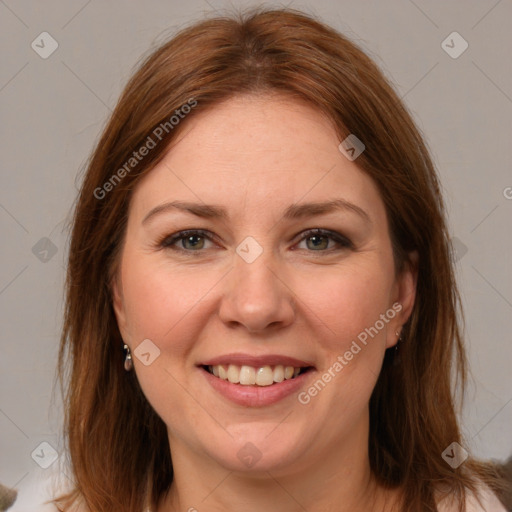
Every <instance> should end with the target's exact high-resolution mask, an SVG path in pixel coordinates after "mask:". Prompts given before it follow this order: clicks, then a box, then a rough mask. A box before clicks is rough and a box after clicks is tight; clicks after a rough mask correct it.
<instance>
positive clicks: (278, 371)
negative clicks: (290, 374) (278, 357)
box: [274, 364, 284, 382]
mask: <svg viewBox="0 0 512 512" xmlns="http://www.w3.org/2000/svg"><path fill="white" fill-rule="evenodd" d="M283 380H284V368H283V365H282V364H278V365H277V366H276V367H275V368H274V382H283Z"/></svg>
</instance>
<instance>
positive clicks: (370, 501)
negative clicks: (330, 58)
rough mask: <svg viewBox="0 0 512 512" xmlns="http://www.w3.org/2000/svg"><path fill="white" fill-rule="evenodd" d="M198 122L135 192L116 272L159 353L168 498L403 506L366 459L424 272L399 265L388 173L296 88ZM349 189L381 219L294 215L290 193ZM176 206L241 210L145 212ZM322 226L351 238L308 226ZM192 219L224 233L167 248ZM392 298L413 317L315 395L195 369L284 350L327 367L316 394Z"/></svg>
mask: <svg viewBox="0 0 512 512" xmlns="http://www.w3.org/2000/svg"><path fill="white" fill-rule="evenodd" d="M186 122H187V125H186V127H185V129H184V131H183V132H182V133H181V136H180V137H179V139H178V141H177V142H176V143H175V144H174V145H173V146H172V147H171V148H170V150H169V151H168V153H167V154H166V156H165V158H164V160H163V161H161V162H160V163H159V164H158V166H157V167H155V168H154V169H153V170H152V171H151V172H150V173H149V174H148V175H147V176H146V177H145V178H144V179H143V180H142V181H141V182H140V183H139V184H138V186H137V188H136V189H135V191H134V195H133V197H132V200H131V204H130V208H129V218H128V226H127V232H126V238H125V242H124V246H123V250H122V253H121V259H120V266H119V271H118V273H117V275H116V278H115V280H114V282H113V283H112V289H113V298H114V309H115V313H116V317H117V321H118V324H119V327H120V330H121V334H122V336H123V339H124V340H125V342H126V343H128V345H129V346H130V347H131V350H132V353H133V351H134V349H135V348H136V347H137V346H138V345H139V343H141V341H142V340H144V339H150V340H151V341H152V342H153V343H154V344H155V345H156V346H157V347H158V348H159V350H160V356H159V357H158V358H156V359H155V360H154V362H152V364H150V365H148V366H145V365H143V364H142V362H141V361H139V359H138V358H137V357H133V360H134V369H135V371H136V374H137V378H138V380H139V382H140V384H141V387H142V389H143V391H144V393H145V395H146V397H147V399H148V400H149V402H150V403H151V405H152V406H153V407H154V409H155V410H156V412H157V413H158V414H159V415H160V417H161V418H162V419H163V421H164V422H165V424H166V425H167V430H168V434H169V442H170V447H171V453H172V459H173V466H174V471H175V479H174V481H173V484H172V486H171V489H170V492H169V493H168V494H167V495H166V496H165V497H163V499H162V500H161V502H160V503H159V504H158V507H157V510H158V511H159V512H163V511H171V510H180V511H186V510H189V509H190V508H191V507H195V508H196V509H197V510H198V511H199V512H201V511H202V510H208V511H226V510H233V511H234V510H246V511H249V512H252V511H254V512H256V511H261V510H268V511H277V510H279V511H282V512H292V511H293V512H295V511H301V510H308V512H316V511H323V512H325V511H334V510H336V511H337V512H344V511H351V512H353V511H359V510H361V511H363V510H365V511H367V510H379V511H380V510H391V508H392V505H393V504H394V503H396V500H397V497H398V495H399V492H398V491H387V490H384V489H382V488H380V487H379V486H378V485H377V484H376V483H375V481H374V479H373V477H372V474H371V471H370V467H369V459H368V449H367V442H368V430H369V414H368V403H369V399H370V396H371V393H372V390H373V388H374V386H375V383H376V379H377V376H378V374H379V371H380V368H381V365H382V361H383V357H384V353H385V350H386V349H387V348H389V347H392V346H393V345H395V343H396V341H397V335H396V332H397V331H400V329H401V327H402V325H403V324H404V323H405V322H406V321H407V319H408V317H409V315H410V313H411V309H412V307H413V302H414V295H415V288H416V272H415V270H414V267H413V266H411V265H408V266H406V268H405V270H404V271H403V272H402V273H401V274H400V275H396V273H395V265H394V259H393V253H392V248H391V241H390V235H389V231H388V225H387V216H386V210H385V207H384V204H383V202H382V199H381V197H380V195H379V192H378V189H377V187H376V185H375V183H374V182H373V180H372V179H371V178H370V177H369V176H368V175H366V174H365V173H364V172H362V171H361V170H360V169H359V168H358V166H357V160H355V161H353V162H351V161H349V160H348V159H347V158H346V157H345V156H344V155H343V154H342V153H341V152H340V151H339V149H338V145H339V143H340V141H339V139H338V137H337V135H336V133H335V131H334V128H333V126H332V125H331V124H330V122H329V121H328V120H327V119H326V118H325V117H324V116H323V115H322V114H321V113H320V112H319V111H318V110H316V109H315V108H313V107H311V106H309V105H307V104H304V103H302V102H299V101H298V100H295V99H289V98H286V97H283V96H279V95H268V94H266V95H264V96H261V95H260V96H238V97H235V98H232V99H229V100H228V101H226V102H224V103H222V104H220V105H216V106H215V107H214V108H213V109H211V110H208V111H205V112H202V113H199V114H198V115H195V116H194V117H191V118H190V119H189V120H187V121H186ZM340 198H342V199H344V200H345V201H348V202H350V203H352V204H354V205H356V206H357V207H359V208H360V209H362V210H364V211H365V212H366V214H367V216H368V220H365V219H364V218H363V217H362V216H361V215H359V214H357V213H355V212H354V211H352V210H351V209H345V210H339V211H333V212H331V213H327V214H322V215H316V216H308V217H304V218H298V219H291V220H285V219H283V212H284V210H285V209H286V208H287V207H289V206H290V205H292V204H296V203H298V204H302V203H305V202H323V201H328V200H332V199H340ZM176 200H179V201H190V202H195V203H206V204H216V205H219V206H223V207H224V208H225V209H226V210H227V215H228V217H227V218H226V219H223V220H220V219H205V218H200V217H197V216H195V215H193V214H191V213H186V212H183V211H179V210H177V209H172V210H169V211H167V212H165V213H160V214H157V215H154V216H152V217H151V218H150V220H148V221H147V222H146V223H144V224H143V223H142V220H143V219H144V217H145V216H146V215H147V214H148V212H149V211H150V210H151V209H152V208H154V207H156V206H158V205H160V204H163V203H166V202H169V201H176ZM312 228H323V229H326V230H330V231H333V232H336V233H339V234H340V235H342V236H345V237H347V238H349V239H350V240H351V242H352V244H351V245H349V246H344V245H341V244H338V243H337V242H336V241H335V240H334V239H331V238H329V237H326V238H324V237H322V236H321V237H320V238H316V239H315V238H313V239H311V235H306V236H305V235H304V231H306V230H308V229H312ZM185 229H203V230H206V231H208V232H210V233H212V236H214V237H216V238H215V239H214V240H213V241H209V240H208V239H205V238H201V237H200V236H199V237H198V238H194V239H193V243H192V244H191V243H187V242H186V240H185V242H184V241H183V240H182V241H177V242H176V243H175V244H174V246H173V247H174V249H173V248H172V247H167V248H162V247H161V246H159V241H160V240H161V239H162V238H165V237H169V235H172V234H174V233H176V232H179V231H181V230H185ZM247 236H252V237H253V238H254V239H255V240H256V241H257V242H258V244H259V245H260V246H261V247H262V249H263V252H262V254H261V255H260V256H259V257H258V258H257V259H256V260H255V261H254V262H252V263H247V262H246V261H245V260H244V259H242V258H241V257H240V256H239V255H238V254H237V253H236V248H237V246H238V245H239V244H240V242H242V241H243V240H244V239H245V238H246V237H247ZM308 237H309V238H308ZM315 241H316V242H317V244H315V243H314V242H315ZM184 243H185V245H183V244H184ZM318 247H319V248H318ZM178 248H181V249H182V251H181V252H180V251H179V250H178ZM411 256H412V257H414V255H411ZM394 303H399V304H401V305H402V309H401V311H400V312H399V313H398V314H396V316H394V318H392V319H390V320H389V322H388V323H386V324H385V326H384V328H382V329H381V330H380V331H379V333H378V335H376V336H374V337H373V338H370V341H369V342H368V344H367V345H366V346H364V347H363V348H362V350H361V351H360V352H359V353H358V354H357V355H355V356H354V358H353V359H352V360H351V361H350V362H349V364H347V365H346V366H344V368H343V370H342V371H340V372H338V373H337V374H336V377H335V378H333V379H332V380H331V382H329V383H328V384H327V385H326V386H325V388H324V389H322V391H321V392H319V393H318V394H317V395H316V396H315V397H312V398H311V401H310V402H309V403H308V404H302V403H300V402H299V401H298V399H297V394H292V395H290V396H288V397H286V398H284V399H283V400H281V401H279V402H278V403H276V404H273V405H270V406H265V407H258V408H251V407H242V406H240V405H236V404H234V403H232V402H231V401H228V400H226V399H225V398H224V397H223V396H222V395H220V394H219V393H218V392H217V391H216V390H214V389H213V388H212V387H211V386H210V385H206V384H205V382H206V381H205V378H204V375H203V374H202V373H201V372H202V370H199V369H198V368H197V367H196V365H197V364H199V363H200V362H201V361H205V360H207V359H209V358H212V357H214V356H218V355H222V354H228V353H232V352H243V353H249V354H252V355H264V354H284V355H288V356H291V357H296V358H298V359H301V360H305V361H310V362H311V363H312V364H313V365H314V367H315V372H313V373H311V374H310V375H309V380H308V384H307V385H305V386H304V390H307V387H308V386H310V385H311V384H313V383H314V382H315V381H316V380H317V379H318V378H319V377H320V376H321V375H322V374H323V373H324V372H326V371H328V369H329V368H330V367H332V365H333V363H334V362H335V361H336V360H337V358H338V356H340V355H343V354H344V353H345V352H346V351H347V350H349V348H350V346H351V343H352V342H353V340H356V339H357V335H358V334H359V333H361V332H362V331H364V330H365V328H368V327H370V326H374V324H375V322H376V321H377V320H378V319H379V318H380V315H381V314H384V313H385V312H386V311H388V310H389V309H390V308H392V306H393V304H394ZM247 442H250V443H252V444H253V445H254V446H255V447H256V448H257V450H258V451H259V453H260V454H261V458H260V460H259V461H258V462H257V463H256V464H255V465H254V466H252V467H251V468H249V467H247V466H246V464H245V463H244V462H243V461H241V460H240V459H239V458H238V456H237V453H238V451H239V450H240V449H242V448H243V447H244V445H245V444H246V443H247Z"/></svg>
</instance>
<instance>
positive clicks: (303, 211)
mask: <svg viewBox="0 0 512 512" xmlns="http://www.w3.org/2000/svg"><path fill="white" fill-rule="evenodd" d="M173 210H180V211H184V212H188V213H191V214H192V215H195V216H197V217H201V218H203V219H221V220H223V219H227V217H228V214H227V211H226V209H225V208H223V207H222V206H217V205H213V204H201V203H191V202H186V201H171V202H168V203H163V204H161V205H158V206H156V207H155V208H153V209H152V210H151V211H150V212H149V213H148V214H147V215H146V216H145V217H144V219H143V220H142V224H146V223H147V222H148V221H149V220H150V219H151V218H152V217H155V216H156V215H158V214H161V213H165V212H169V211H173ZM334 211H351V212H353V213H356V214H357V215H358V216H359V217H361V218H362V219H363V220H364V221H366V222H368V223H369V224H372V221H371V219H370V216H369V215H368V213H366V211H365V210H363V209H362V208H361V207H359V206H357V205H355V204H353V203H351V202H349V201H347V200H345V199H333V200H331V201H324V202H316V203H302V204H292V205H291V206H289V207H288V208H287V209H286V210H285V212H284V214H283V218H284V219H288V220H290V219H301V218H304V217H313V216H316V215H324V214H327V213H332V212H334Z"/></svg>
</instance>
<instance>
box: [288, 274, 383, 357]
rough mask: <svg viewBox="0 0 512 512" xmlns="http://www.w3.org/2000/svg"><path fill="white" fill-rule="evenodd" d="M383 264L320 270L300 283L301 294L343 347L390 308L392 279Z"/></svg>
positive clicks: (298, 283)
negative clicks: (326, 271)
mask: <svg viewBox="0 0 512 512" xmlns="http://www.w3.org/2000/svg"><path fill="white" fill-rule="evenodd" d="M389 275H390V274H389V272H387V271H386V272H385V271H384V270H383V269H382V268H381V266H380V265H378V264H376V265H368V266H366V267H364V268H363V267H361V268H357V269H338V270H336V271H333V272H330V273H323V274H322V273H318V276H316V277H314V278H311V277H310V278H304V279H302V280H301V281H300V282H297V285H296V286H297V288H298V289H300V290H301V291H300V292H299V293H298V294H297V295H298V296H299V297H300V298H301V300H303V301H304V303H305V304H307V306H308V308H309V309H310V310H311V311H312V312H313V313H314V316H316V317H317V318H318V319H319V322H320V325H322V326H323V328H324V329H323V330H324V331H325V334H326V335H327V339H330V340H331V341H332V342H333V343H337V344H341V346H342V347H343V346H344V345H345V344H346V343H347V342H349V341H350V340H353V339H356V338H357V336H358V335H359V334H360V333H362V332H365V329H367V328H370V327H371V326H373V325H374V324H375V322H376V321H377V320H378V319H379V318H380V315H381V314H383V313H385V312H386V310H387V308H389V303H388V302H389V296H390V286H391V283H390V280H389V279H388V278H387V277H386V276H389Z"/></svg>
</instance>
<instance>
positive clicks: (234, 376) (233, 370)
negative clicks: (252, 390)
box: [228, 364, 240, 384]
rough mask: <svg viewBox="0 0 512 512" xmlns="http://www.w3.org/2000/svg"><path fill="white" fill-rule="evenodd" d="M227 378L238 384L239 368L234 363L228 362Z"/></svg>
mask: <svg viewBox="0 0 512 512" xmlns="http://www.w3.org/2000/svg"><path fill="white" fill-rule="evenodd" d="M228 380H229V382H232V383H233V384H238V383H239V382H240V369H239V368H237V367H236V366H235V365H234V364H230V365H229V366H228Z"/></svg>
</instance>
